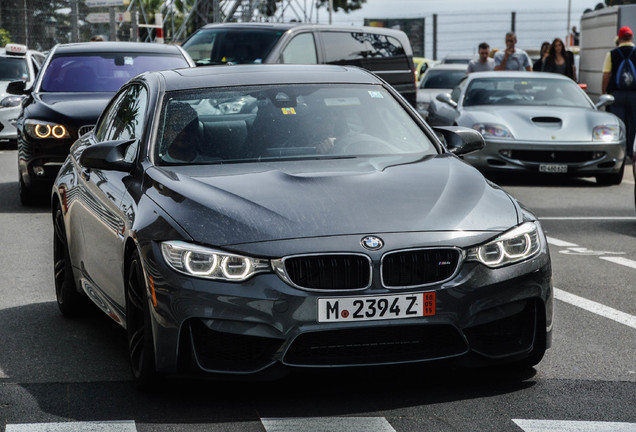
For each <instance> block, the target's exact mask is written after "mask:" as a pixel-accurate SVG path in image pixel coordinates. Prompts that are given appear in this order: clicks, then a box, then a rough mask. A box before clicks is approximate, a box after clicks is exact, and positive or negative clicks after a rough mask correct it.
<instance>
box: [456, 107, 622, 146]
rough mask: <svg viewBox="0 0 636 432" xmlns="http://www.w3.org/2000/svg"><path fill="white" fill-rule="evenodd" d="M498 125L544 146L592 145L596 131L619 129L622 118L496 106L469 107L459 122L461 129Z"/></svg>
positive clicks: (584, 110)
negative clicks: (565, 143)
mask: <svg viewBox="0 0 636 432" xmlns="http://www.w3.org/2000/svg"><path fill="white" fill-rule="evenodd" d="M475 123H495V124H498V125H503V126H505V127H507V128H508V130H510V132H511V133H512V135H513V137H514V139H515V140H523V141H541V142H546V141H548V142H568V141H570V142H581V141H584V142H585V141H592V131H593V130H594V127H596V126H600V125H610V126H617V127H618V126H619V121H618V118H617V117H616V116H615V115H613V114H610V113H608V112H604V111H596V110H593V109H587V108H570V107H553V106H552V107H537V106H510V105H507V106H496V105H484V106H475V107H467V108H464V109H463V111H462V114H461V116H460V117H459V118H458V119H457V124H458V125H460V126H467V127H473V125H474V124H475Z"/></svg>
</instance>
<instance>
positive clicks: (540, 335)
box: [142, 240, 553, 374]
mask: <svg viewBox="0 0 636 432" xmlns="http://www.w3.org/2000/svg"><path fill="white" fill-rule="evenodd" d="M142 256H143V257H144V265H145V268H146V271H147V275H148V276H151V277H152V279H153V282H152V286H153V287H154V288H153V289H154V295H155V296H156V300H157V306H156V307H151V311H152V317H153V333H154V339H155V354H156V366H157V369H158V371H160V372H168V373H175V372H179V371H184V370H185V371H189V372H192V371H199V372H210V373H230V374H253V373H257V372H261V371H264V370H266V369H268V368H270V367H274V366H281V365H283V366H288V367H347V366H370V365H385V364H403V363H413V362H422V361H429V360H441V359H449V360H451V359H452V360H461V359H465V358H468V357H473V356H477V357H479V358H480V359H482V360H484V361H485V362H486V363H499V362H505V361H514V360H518V359H522V358H524V357H527V356H529V355H531V353H532V352H533V351H534V350H535V349H545V348H547V347H549V346H550V340H551V339H550V336H551V328H552V298H553V293H552V278H551V266H550V259H549V255H548V252H547V248H546V246H545V240H544V247H543V250H542V251H541V253H540V254H539V255H537V256H535V257H534V258H532V259H530V260H528V261H525V262H522V263H518V264H515V265H511V266H508V267H503V268H500V269H496V270H492V269H488V268H486V267H485V266H483V265H480V264H477V263H474V262H466V263H463V265H462V266H461V269H460V271H459V272H458V273H457V274H456V275H455V276H454V277H453V278H452V279H451V280H449V281H447V282H444V283H442V284H439V285H435V286H429V287H425V288H420V289H415V290H413V289H410V290H400V291H399V293H404V292H423V291H425V292H429V291H435V293H436V305H435V308H436V313H435V315H433V316H426V317H418V318H409V319H396V320H384V321H383V320H380V321H358V322H330V323H319V322H318V320H317V317H318V312H317V303H318V300H317V299H318V298H321V297H322V298H324V297H347V296H351V297H364V296H371V295H373V296H379V295H383V294H396V293H397V292H396V290H389V289H386V288H383V287H382V286H380V284H379V282H374V283H373V284H372V286H371V287H370V288H368V289H366V290H364V291H362V292H356V293H352V292H350V291H343V292H338V293H328V294H326V293H316V292H309V291H305V290H301V289H296V288H294V287H291V286H290V285H288V284H286V283H285V282H283V281H282V279H280V278H279V277H278V276H277V275H275V274H273V273H272V274H260V275H257V276H255V277H253V278H252V279H250V280H248V281H246V282H244V283H241V284H232V283H222V282H214V281H208V280H203V279H195V278H190V277H187V276H185V275H181V274H177V273H175V272H174V271H172V270H171V269H169V268H167V267H166V265H165V264H164V263H163V260H162V258H161V252H160V250H159V246H158V245H157V244H156V243H152V244H149V245H147V246H146V247H143V248H142ZM373 266H374V281H379V278H378V277H375V276H377V273H378V271H379V270H378V269H377V268H376V266H379V264H378V261H377V260H375V259H373Z"/></svg>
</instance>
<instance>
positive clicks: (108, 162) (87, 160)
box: [79, 139, 135, 172]
mask: <svg viewBox="0 0 636 432" xmlns="http://www.w3.org/2000/svg"><path fill="white" fill-rule="evenodd" d="M134 142H135V140H134V139H127V140H117V141H104V142H100V143H97V144H93V145H92V146H89V147H86V148H85V149H84V150H83V151H82V154H81V155H80V158H79V161H80V164H81V165H82V166H83V167H85V168H94V169H103V170H112V171H123V172H130V171H131V170H132V167H133V164H132V163H131V162H127V161H126V160H125V159H124V155H125V154H126V148H128V146H129V145H130V144H132V143H134Z"/></svg>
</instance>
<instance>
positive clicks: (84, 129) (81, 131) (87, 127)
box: [77, 125, 95, 137]
mask: <svg viewBox="0 0 636 432" xmlns="http://www.w3.org/2000/svg"><path fill="white" fill-rule="evenodd" d="M94 127H95V125H85V126H82V127H80V128H79V131H78V132H77V136H78V137H81V136H82V135H84V134H86V133H88V132H90V131H92V130H93V128H94Z"/></svg>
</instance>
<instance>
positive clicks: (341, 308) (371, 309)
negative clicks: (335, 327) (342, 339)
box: [318, 292, 435, 322]
mask: <svg viewBox="0 0 636 432" xmlns="http://www.w3.org/2000/svg"><path fill="white" fill-rule="evenodd" d="M431 315H435V292H425V293H413V294H400V295H386V296H376V297H341V298H319V299H318V322H342V321H373V320H390V319H402V318H418V317H423V316H431Z"/></svg>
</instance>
